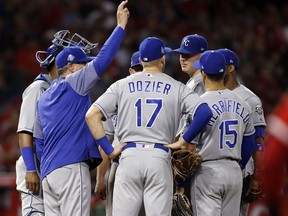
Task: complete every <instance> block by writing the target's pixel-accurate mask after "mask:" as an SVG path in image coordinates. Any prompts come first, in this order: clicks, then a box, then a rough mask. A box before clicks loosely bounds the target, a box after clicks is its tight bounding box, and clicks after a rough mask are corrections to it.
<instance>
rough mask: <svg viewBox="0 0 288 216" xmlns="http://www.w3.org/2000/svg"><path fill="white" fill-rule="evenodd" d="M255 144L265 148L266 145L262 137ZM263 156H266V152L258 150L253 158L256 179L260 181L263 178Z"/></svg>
mask: <svg viewBox="0 0 288 216" xmlns="http://www.w3.org/2000/svg"><path fill="white" fill-rule="evenodd" d="M255 143H258V144H260V145H262V146H263V143H264V138H262V137H258V138H256V139H255ZM263 155H264V152H263V150H259V149H258V150H256V151H255V152H254V153H253V155H252V158H253V161H254V174H253V176H254V178H255V179H260V178H261V174H262V173H261V172H262V170H263V166H262V164H263Z"/></svg>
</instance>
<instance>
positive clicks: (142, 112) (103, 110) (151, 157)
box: [86, 37, 211, 216]
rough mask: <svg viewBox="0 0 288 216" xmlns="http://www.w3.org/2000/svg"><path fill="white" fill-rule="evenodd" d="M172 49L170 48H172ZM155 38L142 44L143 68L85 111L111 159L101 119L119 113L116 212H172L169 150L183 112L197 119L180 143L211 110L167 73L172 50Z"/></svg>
mask: <svg viewBox="0 0 288 216" xmlns="http://www.w3.org/2000/svg"><path fill="white" fill-rule="evenodd" d="M170 50H171V49H170ZM170 50H169V49H168V48H165V47H164V44H163V42H162V41H161V40H160V39H158V38H156V37H149V38H146V39H145V40H143V41H142V43H141V44H140V46H139V52H140V60H141V62H142V65H143V72H142V73H141V72H140V73H137V74H134V75H133V76H128V77H126V78H124V79H122V80H119V81H117V82H116V83H114V84H112V85H111V86H110V87H109V88H108V90H107V91H106V92H105V93H104V94H103V95H102V96H100V97H99V98H98V99H97V100H96V102H95V103H94V104H93V105H92V106H91V108H90V109H89V110H88V112H87V114H86V121H87V123H88V126H89V128H90V130H91V132H92V134H93V136H94V138H95V139H96V140H97V142H98V143H99V145H100V146H101V147H102V148H103V150H104V152H105V153H106V154H107V155H109V157H110V158H111V157H114V155H115V154H114V152H115V149H114V148H113V147H112V146H111V144H110V143H109V141H108V139H107V137H106V136H105V130H104V127H103V123H102V121H101V119H102V118H110V117H111V116H113V115H115V114H118V137H119V140H120V143H122V144H121V145H123V146H124V147H123V151H122V153H121V157H120V160H119V166H118V169H117V172H116V176H115V185H114V193H113V215H115V216H122V215H123V216H127V215H138V213H139V210H140V208H141V206H142V204H144V207H145V212H146V215H151V216H153V215H157V216H160V215H163V216H164V215H165V216H167V215H171V208H172V198H173V187H172V185H173V177H172V170H171V151H170V150H169V148H167V147H165V146H164V144H167V143H171V142H172V141H174V139H175V135H176V132H177V128H178V125H179V121H180V116H181V114H182V113H191V114H192V116H193V117H194V118H193V121H192V123H191V125H190V128H189V129H188V131H187V132H186V133H185V134H184V135H183V138H180V139H179V140H180V141H179V142H183V143H186V142H189V141H190V140H192V139H193V137H195V136H196V135H197V134H198V133H199V132H200V131H201V129H202V128H203V127H204V126H205V125H206V124H207V122H208V120H209V119H210V117H211V110H210V109H209V108H208V106H207V104H205V103H203V101H202V100H201V99H200V97H199V96H198V95H197V94H196V93H193V92H192V91H191V89H189V88H188V87H186V86H185V85H184V84H182V83H180V82H178V81H176V80H175V79H173V78H172V77H170V76H168V75H166V74H164V73H163V71H164V67H165V54H166V53H168V52H170Z"/></svg>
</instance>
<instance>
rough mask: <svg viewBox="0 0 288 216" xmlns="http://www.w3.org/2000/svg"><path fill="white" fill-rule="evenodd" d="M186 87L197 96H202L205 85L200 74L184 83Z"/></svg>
mask: <svg viewBox="0 0 288 216" xmlns="http://www.w3.org/2000/svg"><path fill="white" fill-rule="evenodd" d="M186 85H187V86H188V88H190V89H192V91H194V92H195V93H197V94H198V95H202V94H204V92H205V85H204V82H203V78H202V75H201V73H198V74H196V75H195V76H193V77H191V78H190V79H189V80H188V82H187V83H186Z"/></svg>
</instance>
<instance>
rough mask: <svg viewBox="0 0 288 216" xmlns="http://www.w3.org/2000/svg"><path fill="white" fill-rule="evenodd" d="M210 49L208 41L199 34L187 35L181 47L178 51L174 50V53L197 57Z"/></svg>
mask: <svg viewBox="0 0 288 216" xmlns="http://www.w3.org/2000/svg"><path fill="white" fill-rule="evenodd" d="M207 49H208V43H207V40H206V39H205V38H204V37H202V36H201V35H198V34H193V35H187V36H186V37H184V38H183V39H182V41H181V46H180V48H178V49H175V50H173V51H174V52H178V53H183V54H189V55H195V54H198V53H203V52H204V51H206V50H207Z"/></svg>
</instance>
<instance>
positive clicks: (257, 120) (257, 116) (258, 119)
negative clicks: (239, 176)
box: [233, 85, 266, 175]
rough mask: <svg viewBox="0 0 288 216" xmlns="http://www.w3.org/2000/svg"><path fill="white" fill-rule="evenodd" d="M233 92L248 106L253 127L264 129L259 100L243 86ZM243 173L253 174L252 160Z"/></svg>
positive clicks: (264, 123) (263, 118) (262, 113)
mask: <svg viewBox="0 0 288 216" xmlns="http://www.w3.org/2000/svg"><path fill="white" fill-rule="evenodd" d="M233 92H234V93H236V94H237V95H238V96H239V97H240V98H242V99H243V100H244V101H246V102H247V103H248V104H249V106H250V108H251V110H252V115H251V118H252V122H253V125H254V127H256V126H263V127H266V122H265V117H264V112H263V108H262V102H261V100H260V98H259V97H258V96H257V95H255V94H254V93H253V92H252V91H251V90H250V89H248V88H247V87H245V86H244V85H239V86H238V87H237V88H235V89H233ZM244 171H245V175H246V174H247V172H249V173H250V174H252V173H253V172H254V163H253V158H251V159H250V160H249V162H248V164H247V165H246V168H245V170H244Z"/></svg>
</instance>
